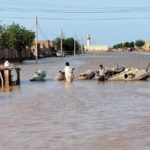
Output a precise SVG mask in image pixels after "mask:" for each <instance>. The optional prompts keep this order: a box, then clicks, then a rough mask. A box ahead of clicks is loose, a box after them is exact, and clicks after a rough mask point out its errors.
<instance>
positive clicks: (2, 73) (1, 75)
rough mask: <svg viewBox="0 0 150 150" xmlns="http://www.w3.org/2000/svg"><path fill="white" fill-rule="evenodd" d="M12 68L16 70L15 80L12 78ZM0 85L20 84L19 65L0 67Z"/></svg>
mask: <svg viewBox="0 0 150 150" xmlns="http://www.w3.org/2000/svg"><path fill="white" fill-rule="evenodd" d="M12 69H15V71H16V75H17V77H16V81H13V80H12V74H11V71H12ZM0 85H1V86H11V85H20V68H19V67H4V66H1V67H0Z"/></svg>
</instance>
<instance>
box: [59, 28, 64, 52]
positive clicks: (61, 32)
mask: <svg viewBox="0 0 150 150" xmlns="http://www.w3.org/2000/svg"><path fill="white" fill-rule="evenodd" d="M62 38H63V32H62V30H61V38H60V49H61V54H62V51H63V47H62Z"/></svg>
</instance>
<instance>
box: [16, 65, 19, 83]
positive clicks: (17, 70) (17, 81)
mask: <svg viewBox="0 0 150 150" xmlns="http://www.w3.org/2000/svg"><path fill="white" fill-rule="evenodd" d="M16 72H17V80H16V84H17V85H20V68H16Z"/></svg>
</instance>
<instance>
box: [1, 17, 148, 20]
mask: <svg viewBox="0 0 150 150" xmlns="http://www.w3.org/2000/svg"><path fill="white" fill-rule="evenodd" d="M0 18H1V19H20V20H25V19H26V20H33V19H35V18H29V17H2V16H0ZM39 19H40V20H56V21H62V20H63V21H73V20H74V21H76V20H80V21H90V20H91V21H92V20H93V21H103V20H104V21H105V20H106V21H107V20H108V21H109V20H110V21H111V20H150V17H118V18H117V17H116V18H113V17H110V18H56V17H55V18H50V17H49V18H44V17H39Z"/></svg>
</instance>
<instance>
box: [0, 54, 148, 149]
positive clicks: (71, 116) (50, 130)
mask: <svg viewBox="0 0 150 150" xmlns="http://www.w3.org/2000/svg"><path fill="white" fill-rule="evenodd" d="M66 61H69V62H70V64H71V66H72V67H75V68H76V69H75V80H74V81H73V83H72V84H67V83H65V82H58V81H54V80H53V78H54V76H55V75H56V74H57V72H58V71H59V70H61V69H62V68H63V67H64V64H65V62H66ZM149 62H150V54H145V53H101V54H98V55H96V54H89V55H81V56H75V57H73V56H72V57H64V58H46V59H41V60H39V62H38V64H35V62H34V61H26V62H24V63H23V65H21V85H20V86H14V87H5V88H0V150H149V149H150V81H136V82H117V81H116V82H113V81H110V82H97V81H95V80H90V81H79V80H78V79H77V77H78V75H79V73H81V72H84V71H86V70H87V69H93V70H97V69H98V65H99V64H104V65H105V66H107V67H113V66H116V65H117V64H119V65H120V66H125V67H138V68H145V67H146V66H147V64H148V63H149ZM36 69H44V70H46V71H47V78H48V80H47V81H46V82H38V83H37V82H30V81H29V79H30V78H32V75H33V73H34V71H35V70H36Z"/></svg>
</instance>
